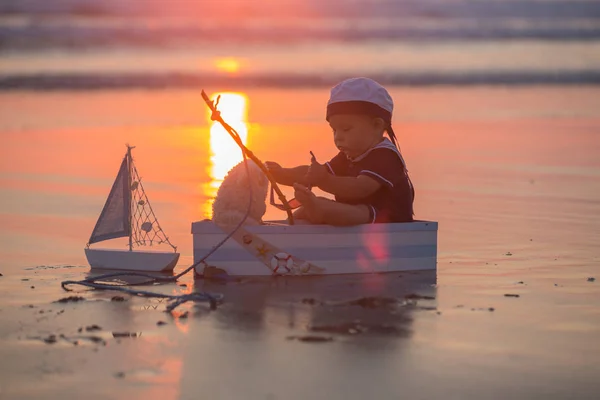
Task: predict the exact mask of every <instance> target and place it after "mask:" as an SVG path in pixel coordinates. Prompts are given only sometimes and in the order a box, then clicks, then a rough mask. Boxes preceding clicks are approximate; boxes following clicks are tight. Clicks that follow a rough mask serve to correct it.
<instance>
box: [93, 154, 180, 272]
mask: <svg viewBox="0 0 600 400" xmlns="http://www.w3.org/2000/svg"><path fill="white" fill-rule="evenodd" d="M132 149H133V147H130V146H127V154H125V157H124V158H123V162H122V163H121V167H120V168H119V173H118V174H117V177H116V179H115V182H114V183H113V186H112V189H111V190H110V194H109V195H108V198H107V199H106V203H105V204H104V208H103V209H102V212H101V213H100V217H99V218H98V221H97V222H96V226H95V227H94V230H93V231H92V235H91V236H90V240H89V242H88V244H87V246H86V249H85V255H86V257H87V259H88V262H89V264H90V266H91V267H92V268H99V269H120V270H137V271H171V270H173V268H175V265H176V264H177V261H178V260H179V253H177V247H175V246H174V245H173V244H172V243H171V242H170V241H169V238H168V237H167V236H166V234H165V233H164V231H163V230H162V228H161V227H160V225H159V223H158V220H157V219H156V215H155V214H154V211H153V210H152V207H151V206H150V201H149V200H148V197H147V196H146V193H145V192H144V188H143V186H142V182H141V180H140V176H139V175H138V172H137V170H136V168H135V166H134V164H133V158H132V156H131V150H132ZM121 237H128V238H129V249H128V250H126V249H123V250H117V249H91V248H90V247H89V246H90V245H91V244H93V243H97V242H102V241H105V240H109V239H115V238H121ZM163 243H164V244H167V245H169V246H171V247H172V249H173V251H169V252H164V251H139V250H135V251H134V250H133V249H134V247H141V246H153V245H154V244H157V245H159V244H163Z"/></svg>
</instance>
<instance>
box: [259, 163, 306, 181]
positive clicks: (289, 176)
mask: <svg viewBox="0 0 600 400" xmlns="http://www.w3.org/2000/svg"><path fill="white" fill-rule="evenodd" d="M265 166H266V167H267V169H268V170H269V172H270V173H271V175H273V178H275V180H276V181H277V183H280V184H282V185H286V186H292V185H294V183H296V182H304V178H305V176H306V174H307V172H308V165H300V166H298V167H294V168H283V167H282V166H281V165H279V164H277V163H276V162H273V161H267V162H265Z"/></svg>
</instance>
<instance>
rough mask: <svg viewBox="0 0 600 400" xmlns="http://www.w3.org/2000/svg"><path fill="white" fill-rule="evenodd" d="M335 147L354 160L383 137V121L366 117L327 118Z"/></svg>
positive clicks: (341, 116)
mask: <svg viewBox="0 0 600 400" xmlns="http://www.w3.org/2000/svg"><path fill="white" fill-rule="evenodd" d="M329 126H331V129H332V130H333V140H334V142H335V145H336V147H337V148H338V149H339V150H340V151H341V152H342V153H344V154H346V157H349V158H354V157H358V156H360V155H361V154H363V153H364V152H365V151H367V150H368V149H370V148H371V147H373V146H374V145H376V144H377V143H379V142H380V141H381V138H382V137H383V121H382V120H381V119H380V118H373V117H370V116H367V115H355V114H336V115H333V116H331V117H329Z"/></svg>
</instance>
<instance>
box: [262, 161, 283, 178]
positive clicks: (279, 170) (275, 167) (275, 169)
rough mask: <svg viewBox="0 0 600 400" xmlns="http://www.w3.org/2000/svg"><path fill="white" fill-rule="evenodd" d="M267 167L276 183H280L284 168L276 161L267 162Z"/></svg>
mask: <svg viewBox="0 0 600 400" xmlns="http://www.w3.org/2000/svg"><path fill="white" fill-rule="evenodd" d="M265 167H267V169H268V170H269V172H270V173H271V175H273V178H274V179H275V181H277V183H280V180H281V179H282V177H283V173H284V168H283V167H282V166H281V165H279V164H277V163H276V162H274V161H265Z"/></svg>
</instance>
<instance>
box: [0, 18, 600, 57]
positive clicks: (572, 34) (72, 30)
mask: <svg viewBox="0 0 600 400" xmlns="http://www.w3.org/2000/svg"><path fill="white" fill-rule="evenodd" d="M323 40H329V41H340V42H357V41H369V40H401V41H404V42H423V41H434V42H444V41H507V40H538V41H596V40H600V22H599V23H593V22H590V21H586V23H585V24H580V25H575V26H562V27H561V26H551V27H550V26H535V25H534V26H531V25H530V26H516V27H515V26H511V25H502V24H500V25H498V24H487V25H482V26H429V27H416V26H412V27H411V26H408V27H406V26H392V27H378V26H371V27H368V28H363V29H357V28H356V27H350V26H337V27H331V26H327V25H318V26H312V27H307V28H302V27H286V28H274V27H268V26H266V27H252V28H248V27H230V28H226V29H223V27H216V26H207V27H203V26H163V27H153V28H147V29H143V28H138V27H136V26H131V24H129V25H128V26H112V27H98V26H92V27H85V26H84V27H82V26H73V25H71V24H52V25H47V26H44V25H41V24H38V25H35V26H0V51H15V50H16V51H22V50H39V49H48V48H55V49H60V48H65V49H88V48H98V47H100V48H107V47H108V48H110V47H123V46H134V47H147V48H162V47H172V46H197V45H202V44H206V43H219V42H221V43H223V42H228V43H231V42H234V43H235V42H237V43H245V44H249V43H264V44H291V43H302V42H316V41H323Z"/></svg>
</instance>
